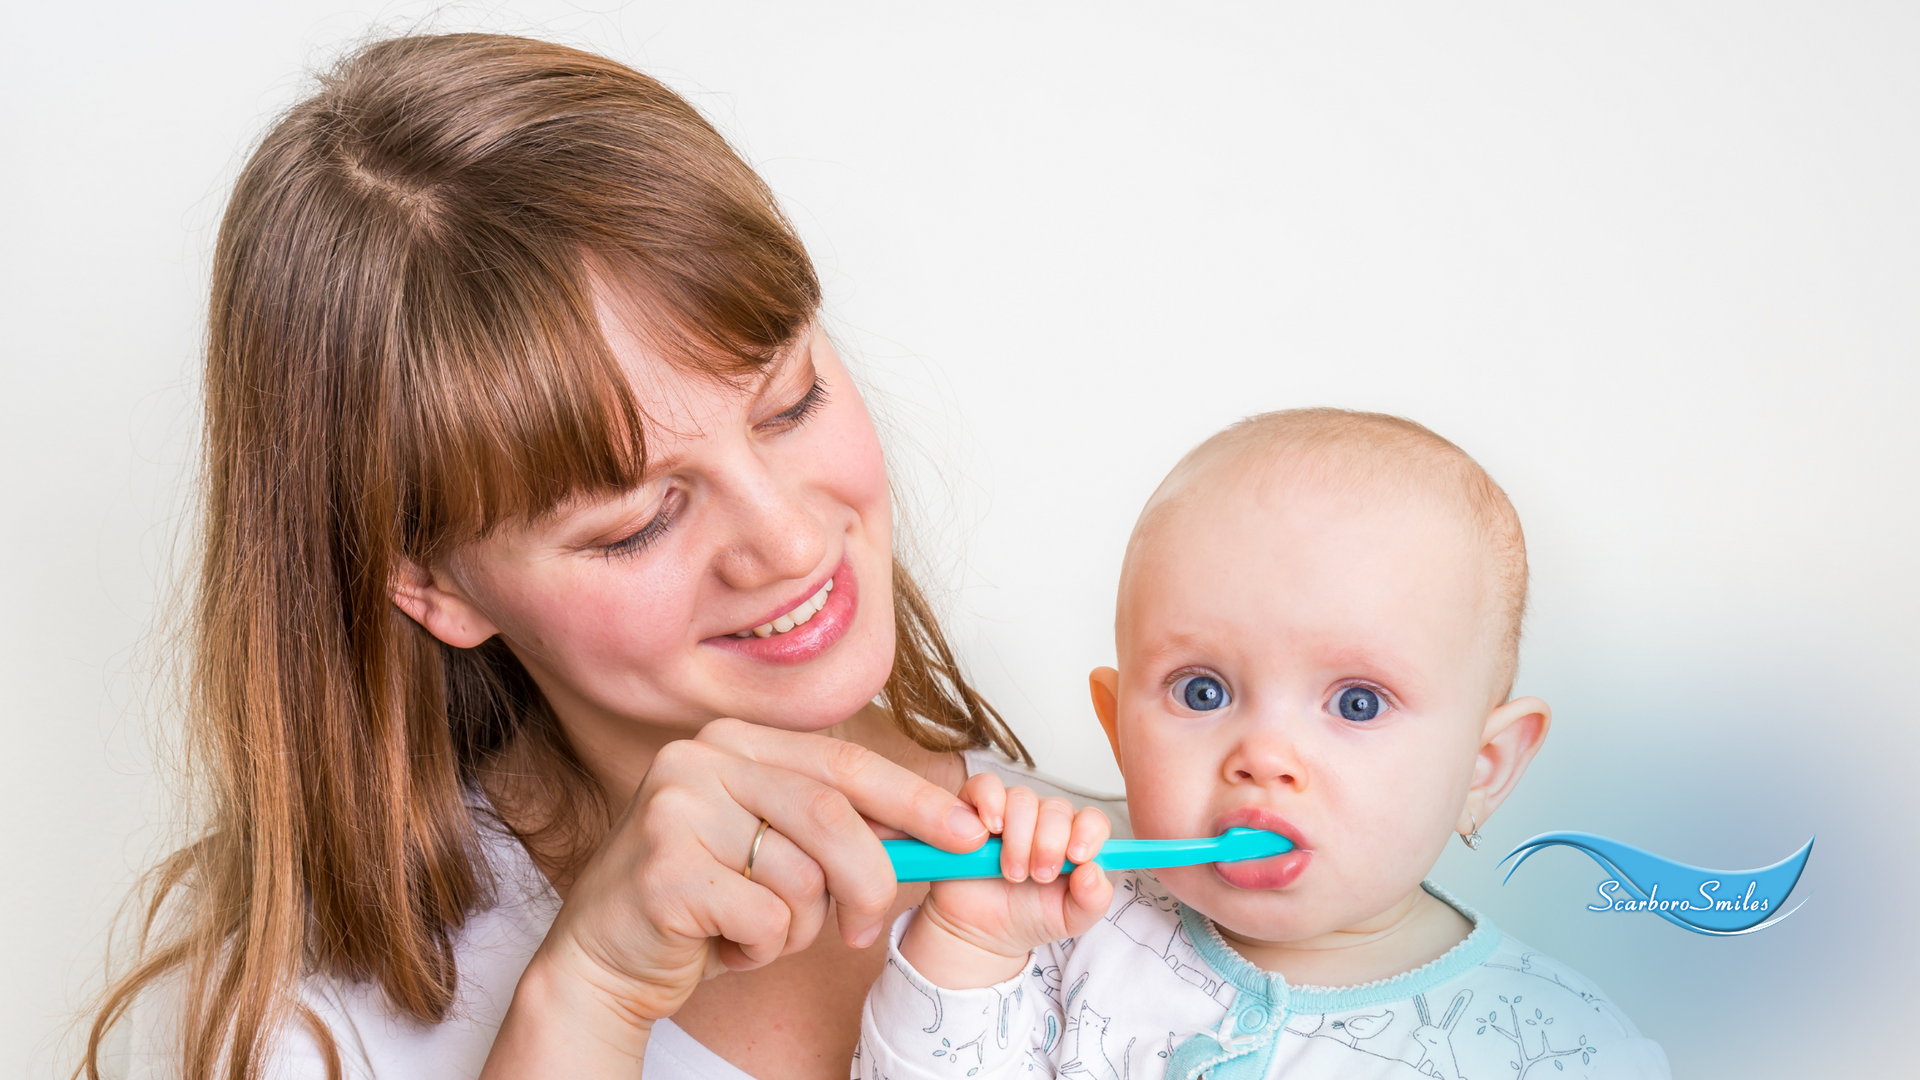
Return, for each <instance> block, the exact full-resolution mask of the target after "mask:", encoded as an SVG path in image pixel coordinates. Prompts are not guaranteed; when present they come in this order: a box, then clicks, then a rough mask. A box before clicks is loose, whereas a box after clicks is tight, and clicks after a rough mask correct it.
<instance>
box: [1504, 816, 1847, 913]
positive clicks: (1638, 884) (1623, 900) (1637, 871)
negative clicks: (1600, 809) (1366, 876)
mask: <svg viewBox="0 0 1920 1080" xmlns="http://www.w3.org/2000/svg"><path fill="white" fill-rule="evenodd" d="M1550 847H1570V848H1573V849H1574V850H1576V851H1580V852H1584V853H1585V854H1586V856H1587V857H1588V858H1590V859H1592V860H1593V861H1594V862H1596V863H1599V864H1600V869H1602V870H1605V871H1606V872H1607V875H1608V877H1607V880H1605V881H1602V882H1601V883H1600V885H1599V892H1600V900H1599V902H1598V903H1594V904H1588V905H1587V910H1588V911H1597V912H1616V911H1620V912H1631V911H1645V912H1651V913H1652V914H1655V915H1658V916H1660V917H1661V918H1663V919H1665V920H1667V921H1668V922H1670V923H1672V924H1673V925H1675V926H1678V927H1681V928H1682V929H1686V930H1691V931H1693V932H1694V933H1696V934H1707V935H1710V936H1713V937H1738V936H1739V935H1741V934H1751V933H1753V932H1754V931H1756V930H1765V929H1766V928H1767V927H1769V926H1772V925H1773V924H1775V923H1777V922H1779V921H1780V920H1782V919H1784V918H1786V917H1787V916H1789V915H1791V914H1793V913H1794V912H1796V911H1798V910H1800V904H1804V903H1806V901H1805V900H1802V901H1800V904H1795V905H1793V907H1791V908H1787V909H1786V910H1784V911H1783V910H1781V909H1782V908H1783V907H1785V905H1786V902H1787V896H1788V895H1789V894H1790V893H1792V892H1793V887H1794V886H1795V885H1797V884H1799V882H1800V872H1801V871H1802V870H1805V869H1806V867H1807V856H1808V855H1811V854H1812V853H1813V841H1812V840H1808V841H1807V842H1806V844H1805V845H1804V846H1803V847H1801V849H1800V850H1799V851H1796V852H1794V853H1793V854H1791V855H1789V856H1787V857H1786V858H1784V859H1781V860H1780V861H1779V862H1777V863H1774V864H1773V865H1772V866H1763V867H1761V868H1760V869H1758V870H1708V869H1706V868H1705V867H1700V866H1688V865H1687V864H1686V863H1680V862H1674V861H1673V860H1672V859H1668V858H1664V857H1662V856H1659V855H1655V854H1654V853H1653V852H1651V851H1646V850H1643V849H1641V848H1637V847H1634V846H1633V845H1632V844H1623V843H1621V842H1620V841H1618V840H1609V839H1608V838H1606V837H1604V836H1595V835H1594V834H1592V833H1583V832H1549V833H1541V834H1540V835H1539V836H1536V837H1534V838H1533V839H1531V840H1528V841H1527V842H1525V843H1523V844H1521V845H1520V846H1519V847H1517V848H1514V849H1513V850H1512V851H1509V852H1507V857H1506V859H1501V860H1500V862H1501V864H1502V865H1504V864H1505V863H1506V861H1507V859H1513V858H1514V856H1516V855H1517V856H1519V858H1518V859H1516V860H1515V861H1514V864H1513V865H1512V866H1511V867H1509V868H1508V869H1507V876H1506V877H1505V878H1504V879H1502V881H1501V884H1503V885H1504V884H1506V882H1508V881H1511V880H1513V872H1514V871H1515V870H1518V869H1520V864H1521V863H1523V862H1526V861H1527V860H1528V859H1530V858H1532V857H1533V856H1534V855H1536V854H1538V853H1540V852H1542V851H1545V850H1546V849H1547V848H1550Z"/></svg>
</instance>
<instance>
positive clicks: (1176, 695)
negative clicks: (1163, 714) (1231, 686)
mask: <svg viewBox="0 0 1920 1080" xmlns="http://www.w3.org/2000/svg"><path fill="white" fill-rule="evenodd" d="M1168 692H1169V693H1170V694H1172V695H1173V700H1174V701H1175V702H1176V703H1177V704H1179V705H1181V706H1182V707H1184V708H1186V709H1189V710H1191V711H1193V712H1213V711H1214V710H1216V709H1223V708H1226V707H1227V705H1229V704H1231V703H1232V701H1233V695H1232V694H1230V693H1228V692H1227V684H1226V683H1223V682H1221V681H1220V680H1219V679H1217V678H1215V677H1214V676H1212V675H1183V676H1181V677H1180V678H1178V679H1176V680H1174V683H1173V685H1172V686H1171V687H1169V688H1168Z"/></svg>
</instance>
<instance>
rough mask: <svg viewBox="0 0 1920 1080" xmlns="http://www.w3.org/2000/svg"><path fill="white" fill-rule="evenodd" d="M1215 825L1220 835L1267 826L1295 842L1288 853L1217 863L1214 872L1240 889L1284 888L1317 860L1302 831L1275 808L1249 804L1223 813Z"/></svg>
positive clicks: (1268, 828)
mask: <svg viewBox="0 0 1920 1080" xmlns="http://www.w3.org/2000/svg"><path fill="white" fill-rule="evenodd" d="M1213 827H1214V834H1215V835H1216V836H1217V835H1219V834H1220V833H1223V832H1226V831H1227V830H1228V829H1235V828H1244V829H1265V830H1267V831H1268V832H1276V833H1279V834H1280V835H1281V836H1284V837H1286V838H1287V839H1289V840H1291V841H1293V850H1292V851H1289V852H1287V853H1285V854H1284V855H1272V856H1268V857H1267V858H1264V859H1243V860H1241V861H1239V862H1220V863H1214V864H1213V872H1214V873H1216V874H1218V875H1220V880H1222V881H1224V882H1226V883H1227V884H1229V885H1231V886H1233V887H1234V888H1236V889H1284V888H1286V887H1287V886H1289V885H1291V884H1293V883H1294V882H1295V881H1296V880H1298V879H1299V877H1300V875H1301V874H1303V873H1305V872H1306V869H1307V864H1308V863H1310V862H1312V861H1313V851H1312V849H1310V848H1308V847H1307V844H1306V840H1305V838H1303V837H1302V836H1301V835H1300V830H1299V829H1296V828H1294V826H1293V823H1292V822H1290V821H1288V820H1287V819H1286V818H1283V817H1281V816H1280V815H1279V814H1276V813H1274V812H1272V811H1271V810H1262V809H1259V808H1258V807H1245V808H1243V809H1240V810H1235V811H1233V812H1231V813H1228V814H1224V815H1222V816H1221V817H1220V820H1218V821H1216V822H1214V826H1213Z"/></svg>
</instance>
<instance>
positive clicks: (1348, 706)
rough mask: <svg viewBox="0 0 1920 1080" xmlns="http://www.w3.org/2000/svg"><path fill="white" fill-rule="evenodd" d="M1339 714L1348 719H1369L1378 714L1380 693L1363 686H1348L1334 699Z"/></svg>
mask: <svg viewBox="0 0 1920 1080" xmlns="http://www.w3.org/2000/svg"><path fill="white" fill-rule="evenodd" d="M1335 701H1336V704H1337V705H1338V706H1339V709H1340V715H1341V716H1343V717H1345V718H1346V719H1348V720H1371V719H1373V718H1374V717H1376V716H1379V715H1380V695H1379V694H1376V693H1374V692H1373V691H1371V690H1369V689H1367V688H1366V687H1364V686H1349V687H1347V688H1346V689H1345V690H1342V691H1340V696H1339V697H1338V698H1337V699H1335Z"/></svg>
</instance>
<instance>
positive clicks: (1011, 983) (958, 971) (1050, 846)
mask: <svg viewBox="0 0 1920 1080" xmlns="http://www.w3.org/2000/svg"><path fill="white" fill-rule="evenodd" d="M960 797H961V798H962V799H965V800H966V801H967V802H969V803H971V804H972V805H973V806H974V808H975V809H976V810H977V811H978V812H979V815H980V818H981V820H983V821H985V822H986V823H987V827H988V828H989V829H992V830H993V831H994V832H996V833H999V834H1000V838H1001V858H1000V867H1001V872H1002V874H1004V875H1005V880H1003V879H999V878H995V879H989V880H984V881H943V882H937V883H935V884H934V885H933V887H932V890H931V891H930V892H929V894H928V896H927V900H926V901H925V902H924V903H923V904H921V906H920V907H919V909H918V910H916V911H915V912H913V913H912V915H911V916H909V917H908V919H906V920H904V921H905V922H906V925H905V927H904V928H902V927H901V926H900V925H899V924H896V925H895V930H894V933H895V935H896V936H895V939H894V942H893V947H894V950H895V953H894V956H893V957H892V958H891V959H890V960H889V961H888V962H887V967H886V970H885V971H884V972H883V973H882V974H881V976H880V979H879V981H877V982H875V983H874V985H873V989H872V990H871V991H870V992H869V993H868V995H867V1004H866V1008H865V1009H864V1010H863V1011H862V1014H861V1017H860V1044H859V1048H858V1049H857V1050H856V1051H855V1052H854V1059H853V1076H854V1078H855V1080H954V1077H956V1076H959V1075H960V1074H959V1073H955V1072H953V1068H954V1067H955V1066H965V1068H963V1069H962V1072H963V1073H964V1074H965V1075H966V1076H969V1077H972V1078H973V1080H996V1078H1001V1077H1006V1078H1014V1077H1029V1080H1030V1070H1031V1069H1032V1067H1033V1065H1032V1064H1031V1063H1029V1062H1028V1056H1029V1053H1030V1052H1032V1050H1033V1047H1034V1043H1036V1042H1037V1041H1038V1039H1037V1038H1036V1037H1035V1033H1036V1032H1037V1031H1038V1030H1039V1025H1040V1024H1041V1023H1042V1022H1043V1018H1044V1017H1045V1015H1046V1014H1047V1012H1048V1010H1049V1008H1053V1009H1057V1006H1055V1005H1053V1003H1052V999H1051V998H1049V997H1048V996H1047V995H1046V993H1045V992H1044V987H1043V986H1040V985H1037V984H1036V983H1035V982H1034V981H1033V976H1030V975H1029V974H1028V973H1027V958H1028V956H1029V955H1030V954H1031V953H1032V951H1033V949H1034V948H1035V947H1036V946H1039V945H1041V944H1044V943H1047V942H1052V941H1057V940H1059V939H1061V938H1067V937H1077V936H1079V935H1080V934H1082V933H1084V932H1086V931H1087V930H1088V929H1090V928H1091V927H1092V926H1093V925H1094V924H1095V923H1097V922H1098V921H1099V920H1100V918H1101V917H1102V916H1103V915H1105V914H1106V910H1107V906H1108V904H1109V903H1110V902H1111V901H1112V899H1113V885H1112V884H1111V883H1110V882H1108V881H1107V877H1106V875H1105V874H1104V873H1102V872H1101V870H1100V868H1099V867H1097V866H1092V865H1089V864H1090V861H1091V860H1092V859H1093V857H1094V856H1095V855H1096V854H1098V853H1099V851H1100V846H1101V845H1102V844H1104V843H1106V840H1107V832H1108V825H1107V819H1106V815H1104V814H1102V813H1100V811H1098V810H1082V811H1079V812H1078V813H1075V811H1074V809H1073V807H1072V805H1071V804H1069V803H1067V802H1066V801H1065V800H1062V799H1046V800H1042V799H1040V798H1038V797H1037V796H1035V795H1034V793H1033V792H1031V791H1029V790H1027V789H1026V788H1014V789H1013V790H1011V791H1008V790H1005V789H1003V788H1002V787H1001V785H1000V781H999V780H998V779H997V778H996V777H994V776H993V775H992V774H982V775H980V776H975V777H973V778H972V779H971V780H969V781H967V784H966V786H965V787H963V788H962V789H961V790H960ZM1063 858H1070V859H1072V860H1073V861H1074V862H1076V863H1079V864H1080V866H1079V867H1077V868H1076V869H1075V870H1074V872H1073V873H1072V874H1071V875H1069V876H1068V877H1064V878H1063V877H1061V876H1060V864H1061V861H1062V859H1063ZM1049 966H1050V965H1049ZM1036 974H1037V972H1036ZM1039 1063H1040V1064H1041V1065H1043V1066H1046V1071H1045V1072H1043V1073H1042V1075H1043V1076H1050V1075H1053V1069H1052V1067H1051V1063H1049V1062H1046V1061H1045V1060H1044V1059H1041V1060H1040V1061H1039Z"/></svg>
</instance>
